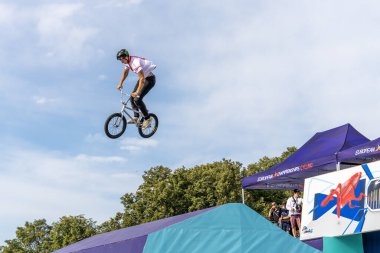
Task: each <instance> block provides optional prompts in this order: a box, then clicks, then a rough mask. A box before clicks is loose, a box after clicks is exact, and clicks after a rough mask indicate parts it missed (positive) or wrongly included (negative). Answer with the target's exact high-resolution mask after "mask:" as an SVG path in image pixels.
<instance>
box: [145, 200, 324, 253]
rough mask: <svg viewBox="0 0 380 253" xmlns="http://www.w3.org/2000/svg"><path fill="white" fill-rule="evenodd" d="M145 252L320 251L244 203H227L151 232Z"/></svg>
mask: <svg viewBox="0 0 380 253" xmlns="http://www.w3.org/2000/svg"><path fill="white" fill-rule="evenodd" d="M143 252H144V253H157V252H165V253H178V252H181V253H201V252H202V253H203V252H204V253H219V252H220V253H248V252H249V253H255V252H257V253H262V252H276V253H277V252H289V253H292V252H295V253H296V252H297V253H298V252H302V253H318V252H319V253H320V251H319V250H317V249H314V248H312V247H310V246H309V245H307V244H305V243H303V242H301V241H300V240H299V239H296V238H294V237H292V236H290V235H288V234H286V233H285V232H284V231H282V230H281V229H280V228H278V227H277V226H275V225H273V224H272V223H271V222H269V221H268V220H267V219H265V218H263V217H262V216H261V215H259V214H258V213H256V212H255V211H253V210H252V209H250V208H249V207H247V206H246V205H243V204H225V205H222V206H220V207H217V208H215V209H212V210H211V211H209V212H206V213H202V214H200V215H198V216H195V217H192V218H190V219H187V220H184V221H182V222H179V223H176V224H173V225H171V226H169V227H166V228H164V229H162V230H159V231H157V232H155V233H152V234H149V235H148V238H147V241H146V244H145V247H144V251H143Z"/></svg>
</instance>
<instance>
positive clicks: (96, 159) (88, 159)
mask: <svg viewBox="0 0 380 253" xmlns="http://www.w3.org/2000/svg"><path fill="white" fill-rule="evenodd" d="M75 159H76V160H78V161H83V162H99V163H109V162H126V161H127V159H125V158H123V157H120V156H90V155H85V154H80V155H77V156H76V157H75Z"/></svg>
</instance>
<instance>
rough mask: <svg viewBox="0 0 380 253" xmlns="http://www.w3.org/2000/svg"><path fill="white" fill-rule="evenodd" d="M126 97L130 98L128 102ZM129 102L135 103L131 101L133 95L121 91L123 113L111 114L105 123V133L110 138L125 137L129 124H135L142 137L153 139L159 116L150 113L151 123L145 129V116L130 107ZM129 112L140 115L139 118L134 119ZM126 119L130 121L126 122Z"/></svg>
mask: <svg viewBox="0 0 380 253" xmlns="http://www.w3.org/2000/svg"><path fill="white" fill-rule="evenodd" d="M126 96H128V97H129V98H128V99H127V100H125V97H126ZM128 102H130V103H134V101H133V100H131V95H130V94H128V93H125V92H123V91H122V90H121V105H122V106H121V111H120V112H117V113H113V114H111V115H110V116H109V117H108V118H107V119H106V122H105V123H104V132H105V133H106V135H107V136H108V137H109V138H111V139H116V138H119V137H120V136H122V135H123V133H124V132H125V130H126V128H127V124H133V125H135V126H136V127H137V129H138V132H139V134H140V136H141V137H143V138H149V137H151V136H152V135H153V134H154V133H155V132H156V131H157V128H158V118H157V116H156V115H155V114H153V113H149V114H148V115H149V117H150V123H149V125H148V126H147V127H143V122H144V115H143V114H142V113H141V112H140V111H139V110H134V109H133V108H132V107H128ZM128 112H130V113H131V114H132V113H133V114H134V113H138V115H139V116H138V117H137V118H134V117H132V116H131V115H130V114H129V113H128ZM126 117H128V118H129V119H128V120H126Z"/></svg>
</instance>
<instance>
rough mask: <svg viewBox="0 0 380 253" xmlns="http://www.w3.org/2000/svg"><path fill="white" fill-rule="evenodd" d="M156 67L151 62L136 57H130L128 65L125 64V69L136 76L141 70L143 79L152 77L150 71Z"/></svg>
mask: <svg viewBox="0 0 380 253" xmlns="http://www.w3.org/2000/svg"><path fill="white" fill-rule="evenodd" d="M156 67H157V66H156V65H155V64H153V62H151V61H149V60H147V59H144V58H141V57H138V56H130V61H129V63H127V64H125V68H126V69H130V70H132V71H133V72H135V73H136V74H137V73H139V72H140V71H141V70H142V71H143V74H144V77H149V76H151V75H153V73H152V71H153V70H154V69H155V68H156Z"/></svg>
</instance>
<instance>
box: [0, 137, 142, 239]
mask: <svg viewBox="0 0 380 253" xmlns="http://www.w3.org/2000/svg"><path fill="white" fill-rule="evenodd" d="M16 143H17V141H16ZM8 144H9V143H7V144H5V143H2V145H1V146H0V170H1V177H0V202H1V203H3V205H2V208H1V209H0V220H4V219H6V220H7V224H8V227H9V229H10V230H9V231H8V232H9V233H8V234H7V235H5V234H4V233H3V232H4V231H2V233H1V239H3V240H4V239H11V238H12V237H10V236H11V234H12V232H14V231H15V230H16V227H17V226H21V225H23V224H24V222H25V221H33V220H34V219H38V218H46V219H48V220H49V222H52V221H56V220H57V219H58V218H59V217H61V216H64V215H78V214H85V215H86V217H89V218H93V219H94V220H96V221H98V222H102V221H105V220H106V219H108V218H109V217H112V216H113V215H114V214H115V213H116V212H117V211H121V210H122V205H121V204H120V201H119V198H120V197H121V196H122V195H123V194H124V193H126V192H134V191H135V190H136V188H137V186H138V185H139V184H140V183H141V178H140V175H137V174H135V173H134V172H128V170H127V169H126V168H127V167H128V164H127V160H126V159H125V158H123V157H118V156H109V157H106V156H92V155H87V154H79V155H77V156H69V155H67V154H64V153H62V152H52V151H47V150H39V149H36V147H31V146H26V145H22V144H20V143H18V144H20V145H18V146H14V145H8ZM123 168H124V169H123Z"/></svg>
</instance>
